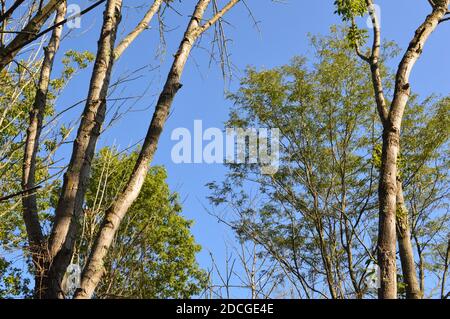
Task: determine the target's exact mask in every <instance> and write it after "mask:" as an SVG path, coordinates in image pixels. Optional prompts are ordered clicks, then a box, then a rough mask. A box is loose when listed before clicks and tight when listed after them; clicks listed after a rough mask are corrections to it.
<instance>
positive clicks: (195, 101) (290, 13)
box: [57, 0, 450, 267]
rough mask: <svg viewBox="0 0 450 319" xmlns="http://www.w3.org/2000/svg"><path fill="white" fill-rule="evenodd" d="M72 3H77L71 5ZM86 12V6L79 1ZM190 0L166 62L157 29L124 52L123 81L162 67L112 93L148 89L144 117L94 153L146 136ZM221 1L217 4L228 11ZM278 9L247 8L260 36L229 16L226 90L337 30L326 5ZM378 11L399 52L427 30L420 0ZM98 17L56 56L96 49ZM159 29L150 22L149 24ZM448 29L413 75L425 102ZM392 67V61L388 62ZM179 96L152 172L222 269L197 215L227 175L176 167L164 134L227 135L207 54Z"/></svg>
mask: <svg viewBox="0 0 450 319" xmlns="http://www.w3.org/2000/svg"><path fill="white" fill-rule="evenodd" d="M70 2H72V3H73V2H74V1H69V3H70ZM77 2H79V3H81V4H82V5H83V7H85V6H86V5H87V4H88V3H89V1H86V0H82V1H77ZM148 2H149V1H148V0H145V1H144V0H124V4H125V6H126V9H125V11H124V15H123V25H122V26H123V27H125V28H126V30H129V28H130V27H131V26H132V25H133V24H134V23H136V21H137V19H139V18H140V17H141V16H142V14H143V10H142V9H141V10H136V9H132V8H130V6H138V5H139V4H140V5H142V4H145V3H148ZM195 2H196V1H195V0H183V1H182V3H178V1H175V2H174V3H173V6H174V7H175V8H176V9H177V11H178V12H179V13H181V16H179V15H178V14H177V13H175V12H173V11H168V12H167V13H168V14H167V17H166V25H167V27H168V29H171V30H172V31H170V32H169V33H168V34H166V42H167V48H166V50H167V51H166V54H165V56H163V57H162V60H161V59H160V58H155V55H156V52H157V49H158V46H159V45H160V43H159V35H158V32H157V24H155V23H153V24H152V25H153V27H154V28H153V29H152V30H149V31H147V32H146V33H145V34H144V35H143V36H141V37H140V38H139V39H138V40H137V41H136V42H135V43H134V44H133V45H132V46H131V47H130V49H129V50H128V51H126V52H125V53H124V55H123V57H122V59H121V60H120V61H119V63H118V64H117V65H116V68H115V71H114V79H115V80H117V79H118V77H120V76H122V75H123V74H124V73H125V72H129V71H131V70H134V69H137V68H139V67H141V66H144V65H146V64H152V65H153V66H157V65H159V64H160V63H161V62H163V64H162V66H161V68H160V69H158V70H155V71H152V72H148V71H146V72H140V73H139V74H141V75H143V77H142V78H139V79H137V80H135V81H133V82H129V83H127V84H124V85H122V86H121V87H120V88H118V89H117V90H116V92H115V93H114V96H113V97H114V98H117V97H125V96H135V95H139V94H142V92H143V91H144V90H145V89H146V88H147V87H149V89H148V92H147V93H146V96H145V97H144V98H143V99H141V100H140V101H138V102H137V103H136V105H135V106H134V108H136V109H145V108H148V107H150V108H149V109H147V110H145V111H140V112H132V113H128V114H126V115H125V116H124V117H123V118H122V119H121V120H120V121H119V122H118V123H116V124H115V125H114V127H112V128H111V129H110V130H108V131H107V132H106V133H105V134H104V135H103V136H102V137H101V141H100V143H99V146H104V145H111V144H113V143H115V144H116V145H119V146H120V147H121V148H124V147H126V146H128V145H130V144H134V143H136V142H138V141H139V140H140V139H141V138H143V137H144V135H145V132H146V131H147V127H148V123H149V121H150V119H151V116H152V113H153V107H154V104H155V99H156V94H157V93H158V92H159V89H160V88H161V85H162V81H163V80H164V78H165V75H166V71H167V69H168V67H169V65H170V63H171V62H172V55H173V54H174V53H175V51H176V47H177V45H178V43H179V41H180V39H181V37H182V33H183V32H184V29H185V26H186V23H187V21H188V19H189V15H190V14H191V13H192V8H193V5H194V4H195ZM224 2H225V0H221V1H219V3H222V4H223V3H224ZM280 2H282V3H275V2H272V1H270V0H247V3H248V5H249V7H250V8H251V10H252V13H253V15H254V17H255V18H256V20H257V21H258V22H259V28H260V32H258V31H257V30H256V28H255V27H254V25H253V21H252V19H251V18H250V17H249V14H248V12H247V10H246V8H245V7H244V6H243V5H242V4H240V5H238V6H237V7H235V8H234V9H233V10H232V12H231V13H230V14H229V15H227V17H226V20H227V22H229V23H230V25H229V26H227V27H226V31H227V35H228V37H229V38H230V39H231V40H232V41H231V42H229V50H230V52H231V54H232V55H231V61H232V63H233V64H234V65H235V67H236V71H235V74H234V76H235V77H236V78H235V79H234V81H233V82H232V83H231V89H233V88H236V87H237V84H238V80H237V78H239V77H240V76H242V74H243V72H242V71H243V70H244V69H245V67H246V66H248V65H252V66H255V67H257V68H271V67H274V66H279V65H282V64H285V63H287V62H288V61H289V60H290V59H291V58H292V57H293V56H295V55H309V54H310V53H311V51H310V50H309V48H308V37H307V35H308V33H311V34H326V33H327V32H328V30H329V27H330V25H332V24H337V23H339V20H338V18H337V17H336V16H335V15H334V14H333V12H334V8H333V1H332V0H327V1H326V0H283V1H280ZM376 2H377V3H378V4H379V5H380V6H381V9H382V13H381V19H382V32H383V37H384V38H386V39H389V40H395V41H396V42H397V43H398V44H399V45H400V47H401V48H402V49H404V48H406V46H407V44H408V41H409V40H408V39H410V38H411V37H412V36H413V33H414V30H415V28H416V27H417V26H418V25H419V24H420V23H421V21H423V19H424V17H425V15H426V14H427V13H428V12H429V11H430V8H429V4H428V2H427V1H426V0H395V1H392V0H379V1H376ZM102 11H103V7H102V8H97V9H96V10H95V12H91V13H89V14H88V15H86V16H84V17H83V19H82V28H81V29H80V30H75V31H74V32H73V33H71V35H70V37H71V38H70V39H67V41H65V42H64V44H63V45H62V51H66V50H68V49H77V50H90V51H92V52H94V51H95V49H96V41H97V38H98V35H99V26H100V22H101V19H102V15H101V14H102ZM154 22H155V21H154ZM449 39H450V23H447V24H443V25H441V26H440V27H439V30H438V31H437V32H436V33H435V34H434V35H433V36H432V37H431V39H430V41H429V42H428V44H427V46H426V48H425V51H424V54H423V57H422V58H421V59H420V61H419V62H418V63H417V66H416V67H415V69H414V72H413V75H412V86H413V89H414V90H415V91H416V92H418V93H420V94H422V95H423V96H425V95H428V94H431V93H440V94H448V93H449V91H450V90H449V89H450V88H449V82H448V75H449V74H450V60H449V58H448V57H449V54H450V44H449V43H450V42H449ZM209 40H210V37H204V39H203V41H202V43H201V44H202V46H203V47H205V48H208V47H209ZM393 63H398V61H393ZM90 71H91V69H88V70H85V71H83V72H82V73H80V74H79V75H78V76H77V77H76V78H75V79H74V80H73V81H72V82H71V84H70V86H69V87H68V88H67V90H65V92H64V94H63V96H62V97H61V98H60V99H59V101H58V104H57V109H59V110H61V109H63V108H65V107H67V106H69V105H71V104H73V103H74V102H77V101H79V100H80V99H84V98H85V97H86V91H87V87H88V83H89V77H90ZM182 83H183V84H184V86H183V88H182V90H181V91H180V92H179V94H178V95H177V97H176V100H175V103H174V107H173V110H172V115H171V117H170V119H169V121H168V123H167V125H166V128H165V131H164V133H163V135H162V137H161V140H160V143H159V148H158V151H157V154H156V157H155V160H154V163H153V164H161V165H164V166H166V167H167V170H168V172H169V180H168V181H169V184H170V187H171V189H172V190H174V191H177V192H178V193H179V194H180V196H181V198H182V200H183V208H184V214H185V216H186V217H187V218H189V219H193V220H194V221H195V226H194V227H193V234H194V235H195V238H196V240H197V242H198V243H200V244H201V245H202V246H203V252H202V253H200V254H199V257H198V260H199V262H200V264H201V266H203V267H208V266H209V265H210V260H209V256H208V251H212V252H213V253H214V254H215V256H216V258H217V260H218V262H219V263H221V262H223V257H224V254H225V246H224V241H225V240H230V239H232V235H231V234H230V233H229V232H228V231H227V229H226V228H225V227H224V226H222V225H220V224H218V223H217V222H216V221H215V220H214V218H212V217H210V216H209V215H208V214H207V213H206V212H205V209H204V207H203V205H206V206H209V204H208V202H207V200H206V198H205V197H206V195H207V193H208V191H207V189H206V188H205V187H204V185H205V184H206V183H207V182H210V181H213V180H221V179H222V178H223V176H224V174H225V173H226V170H225V169H224V167H223V166H221V165H206V164H203V165H198V164H197V165H196V164H192V165H187V164H182V165H175V164H173V163H172V161H171V158H170V151H171V148H172V146H173V145H174V142H172V141H171V140H170V134H171V132H172V130H173V129H174V128H177V127H186V128H188V129H192V128H193V122H194V120H196V119H200V120H203V123H204V127H218V128H223V123H224V122H225V121H226V120H227V116H228V111H229V107H230V105H231V104H230V102H229V101H227V100H225V99H224V90H225V84H224V81H223V79H222V76H221V72H220V69H219V67H218V66H217V65H214V64H213V65H212V66H211V67H209V59H208V55H207V53H205V50H203V49H196V50H194V52H193V54H192V57H191V59H190V60H189V62H188V65H187V67H186V70H185V72H184V74H183V78H182ZM81 109H82V106H80V107H78V108H77V109H75V110H73V111H72V112H70V113H68V114H67V115H66V116H65V117H64V119H63V120H65V121H67V120H69V119H73V118H74V117H75V116H77V115H78V114H80V112H81ZM68 150H69V149H68V148H65V149H62V150H61V152H60V153H59V154H58V155H59V156H60V157H64V158H65V159H66V160H67V159H68V158H69V154H68V152H67V151H68Z"/></svg>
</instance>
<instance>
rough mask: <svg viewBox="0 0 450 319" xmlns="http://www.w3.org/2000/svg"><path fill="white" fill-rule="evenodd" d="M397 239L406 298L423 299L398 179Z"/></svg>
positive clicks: (400, 183) (401, 188)
mask: <svg viewBox="0 0 450 319" xmlns="http://www.w3.org/2000/svg"><path fill="white" fill-rule="evenodd" d="M396 217H397V240H398V250H399V254H400V261H401V265H402V273H403V279H404V282H405V285H406V298H408V299H421V298H422V292H421V290H420V287H419V282H418V280H417V273H416V266H415V262H414V252H413V248H412V243H411V231H410V227H409V218H408V210H407V209H406V206H405V200H404V198H403V186H402V182H401V181H400V180H398V181H397V216H396Z"/></svg>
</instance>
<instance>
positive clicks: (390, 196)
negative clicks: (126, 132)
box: [378, 0, 450, 299]
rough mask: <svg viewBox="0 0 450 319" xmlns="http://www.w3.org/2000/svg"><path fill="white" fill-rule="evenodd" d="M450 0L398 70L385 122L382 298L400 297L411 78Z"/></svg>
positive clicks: (417, 37) (435, 9)
mask: <svg viewBox="0 0 450 319" xmlns="http://www.w3.org/2000/svg"><path fill="white" fill-rule="evenodd" d="M449 3H450V0H441V1H439V2H437V3H436V4H435V5H434V7H433V12H432V13H431V14H430V15H428V16H427V18H426V19H425V22H424V23H423V24H422V25H421V26H420V27H419V28H418V29H417V30H416V33H415V35H414V38H413V39H412V41H411V42H410V44H409V46H408V49H407V50H406V53H405V55H404V56H403V59H402V61H401V62H400V65H399V67H398V71H397V75H396V81H395V91H394V99H393V101H392V104H391V108H390V110H389V117H388V119H387V120H386V121H385V122H384V123H383V124H384V125H383V127H384V129H383V153H382V157H381V174H380V184H379V189H378V194H379V205H380V208H379V230H378V264H379V266H380V269H381V288H380V290H379V298H381V299H394V298H397V266H396V225H395V223H396V209H397V206H396V195H397V156H398V153H399V147H400V130H401V124H402V119H403V113H404V111H405V107H406V104H407V102H408V100H409V96H410V93H411V88H410V83H409V77H410V75H411V71H412V69H413V67H414V65H415V63H416V62H417V60H418V59H419V57H420V56H421V54H422V50H423V48H424V46H425V43H426V42H427V40H428V38H429V36H430V35H431V33H432V32H433V31H434V30H435V29H436V27H437V26H438V24H439V21H440V20H441V19H442V18H443V17H444V16H445V14H446V13H447V10H448V5H449Z"/></svg>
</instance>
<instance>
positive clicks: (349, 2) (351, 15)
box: [334, 0, 368, 47]
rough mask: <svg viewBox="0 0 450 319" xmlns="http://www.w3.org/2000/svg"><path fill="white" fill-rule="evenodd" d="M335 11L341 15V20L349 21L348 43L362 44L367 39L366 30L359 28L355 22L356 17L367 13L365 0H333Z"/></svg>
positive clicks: (353, 44)
mask: <svg viewBox="0 0 450 319" xmlns="http://www.w3.org/2000/svg"><path fill="white" fill-rule="evenodd" d="M334 5H335V7H336V11H335V13H336V14H338V15H339V16H341V18H342V21H344V22H348V23H349V28H348V33H347V40H348V41H349V44H350V45H351V46H352V47H354V46H355V45H363V44H364V43H365V42H366V40H367V37H368V35H367V30H364V29H360V28H358V26H357V25H356V23H355V19H356V18H357V17H362V16H364V15H365V14H366V13H367V4H366V1H365V0H335V1H334Z"/></svg>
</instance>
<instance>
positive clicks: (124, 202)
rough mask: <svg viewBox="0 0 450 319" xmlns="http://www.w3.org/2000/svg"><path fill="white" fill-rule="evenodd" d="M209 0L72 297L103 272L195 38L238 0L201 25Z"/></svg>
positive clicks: (202, 1)
mask: <svg viewBox="0 0 450 319" xmlns="http://www.w3.org/2000/svg"><path fill="white" fill-rule="evenodd" d="M210 2H211V0H199V1H198V3H197V6H196V8H195V11H194V13H193V15H192V18H191V20H190V22H189V25H188V27H187V30H186V32H185V34H184V37H183V40H182V41H181V44H180V46H179V48H178V51H177V54H176V55H175V60H174V62H173V64H172V67H171V69H170V71H169V74H168V76H167V80H166V83H165V85H164V88H163V90H162V92H161V94H160V96H159V99H158V103H157V105H156V108H155V112H154V114H153V118H152V121H151V123H150V127H149V129H148V132H147V135H146V137H145V140H144V145H143V146H142V150H141V152H140V153H139V157H138V159H137V162H136V164H135V166H134V169H133V172H132V174H131V177H130V178H129V180H128V183H127V185H126V186H125V189H124V190H123V192H122V193H121V194H120V195H119V196H118V198H117V200H116V201H115V202H114V203H113V204H112V206H111V207H110V208H109V209H108V210H107V212H106V213H105V219H104V220H103V222H102V225H101V227H100V232H99V234H98V236H97V238H96V240H95V243H94V246H93V249H92V251H91V254H90V256H89V259H88V261H87V264H86V267H85V269H84V270H83V274H82V278H81V287H80V288H79V289H78V290H77V292H76V293H75V298H77V299H85V298H91V297H92V295H93V294H94V290H95V288H96V287H97V285H98V283H99V282H100V279H101V276H102V274H103V267H104V258H105V257H106V254H107V252H108V249H109V247H110V246H111V243H112V241H113V239H114V236H115V234H116V232H117V231H118V229H119V226H120V223H121V221H122V219H123V217H124V216H125V214H126V212H127V211H128V209H129V208H130V207H131V205H132V204H133V202H134V201H135V200H136V198H137V197H138V195H139V192H140V190H141V188H142V185H143V183H144V180H145V177H146V175H147V171H148V165H149V164H150V162H151V161H152V159H153V155H154V154H155V151H156V148H157V145H158V140H159V137H160V135H161V132H162V130H163V127H164V124H165V122H166V120H167V117H168V115H169V111H170V108H171V106H172V103H173V100H174V98H175V95H176V93H177V92H178V90H179V89H180V88H181V86H182V85H181V84H180V79H181V75H182V73H183V70H184V67H185V65H186V62H187V59H188V57H189V54H190V52H191V50H192V46H193V45H194V43H195V41H196V40H197V39H198V37H199V36H200V35H201V34H202V33H203V32H204V31H206V30H207V29H208V28H209V27H210V26H211V25H212V24H214V23H215V22H216V21H217V20H218V19H220V18H221V17H222V16H223V15H224V14H225V13H226V12H227V11H228V10H230V9H231V8H232V7H233V6H234V5H235V4H236V3H238V2H239V0H232V1H230V2H229V3H228V4H227V5H226V6H225V7H224V8H223V9H222V10H221V11H220V12H218V13H217V14H216V15H215V16H214V17H213V18H212V19H211V20H209V21H208V22H206V23H205V24H204V25H203V26H202V25H201V21H202V18H203V15H204V13H205V10H206V8H207V7H208V5H209V3H210Z"/></svg>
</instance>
